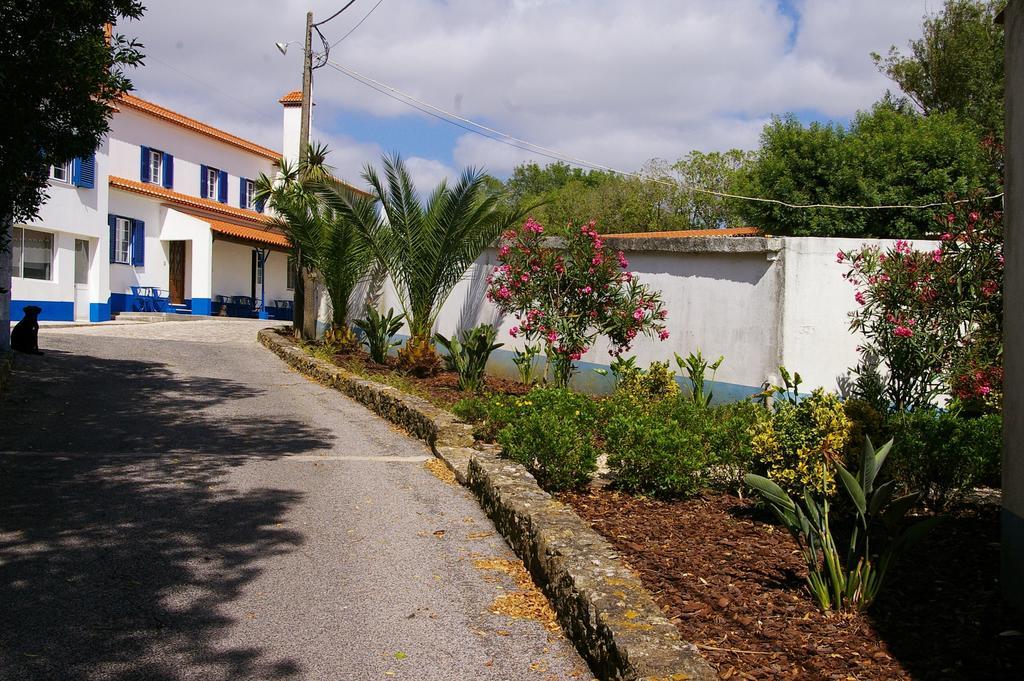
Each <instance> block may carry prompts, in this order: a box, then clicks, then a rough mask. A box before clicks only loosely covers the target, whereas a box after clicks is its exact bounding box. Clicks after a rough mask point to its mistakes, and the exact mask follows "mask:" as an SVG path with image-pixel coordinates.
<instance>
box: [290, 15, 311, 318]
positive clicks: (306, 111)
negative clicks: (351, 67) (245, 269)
mask: <svg viewBox="0 0 1024 681" xmlns="http://www.w3.org/2000/svg"><path fill="white" fill-rule="evenodd" d="M312 90H313V13H312V12H306V41H305V45H304V49H303V51H302V114H301V117H302V120H301V121H300V123H299V167H300V168H301V167H302V166H303V165H304V164H305V163H306V157H307V154H308V150H309V119H310V113H311V111H312V109H313V102H312V94H313V93H312ZM294 267H295V289H294V291H293V293H292V331H293V333H294V334H295V336H296V337H297V338H303V337H304V335H305V334H304V331H303V329H304V325H305V322H306V278H305V274H304V271H305V268H304V267H303V264H302V250H301V249H298V248H296V249H295V262H294ZM314 314H315V312H314Z"/></svg>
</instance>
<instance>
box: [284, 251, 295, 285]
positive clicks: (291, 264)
mask: <svg viewBox="0 0 1024 681" xmlns="http://www.w3.org/2000/svg"><path fill="white" fill-rule="evenodd" d="M285 287H286V288H287V289H288V290H289V291H294V290H295V258H293V257H291V256H288V273H287V274H286V275H285Z"/></svg>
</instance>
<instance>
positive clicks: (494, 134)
mask: <svg viewBox="0 0 1024 681" xmlns="http://www.w3.org/2000/svg"><path fill="white" fill-rule="evenodd" d="M324 63H325V64H327V65H329V66H331V67H332V68H333V69H335V70H336V71H338V72H340V73H342V74H344V75H346V76H348V77H350V78H352V79H353V80H356V81H357V82H360V83H362V84H363V85H366V86H368V87H370V88H372V89H374V90H376V91H377V92H380V93H382V94H385V95H387V96H389V97H391V98H392V99H395V100H396V101H399V102H402V103H403V104H405V105H407V106H411V107H412V108H414V109H417V110H418V111H421V112H423V113H427V114H429V115H431V116H434V117H435V118H438V119H440V120H443V121H445V122H447V123H449V124H451V125H454V126H456V127H458V128H462V129H463V130H467V131H469V132H472V133H475V134H477V135H480V136H481V137H484V138H486V139H490V140H493V141H495V142H500V143H502V144H507V145H509V146H512V147H515V148H517V149H520V150H522V151H529V152H531V153H534V154H537V155H540V156H545V157H547V158H551V159H554V160H556V161H562V162H565V163H569V164H571V165H577V166H582V167H585V168H590V169H593V170H603V171H605V172H609V173H614V174H616V175H622V176H624V177H635V178H638V179H642V180H647V181H651V182H655V183H658V184H663V185H666V186H670V187H674V188H681V189H683V190H685V191H690V192H694V193H699V194H708V195H711V196H717V197H720V198H726V199H737V200H741V201H755V202H760V203H770V204H774V205H778V206H783V207H785V208H792V209H812V208H832V209H838V210H923V209H927V208H938V207H941V206H946V205H949V204H948V203H947V202H945V201H939V202H934V203H924V204H889V205H878V206H871V205H837V204H830V203H804V204H801V203H790V202H788V201H782V200H780V199H769V198H764V197H760V196H744V195H742V194H732V193H729V192H720V191H716V190H714V189H706V188H703V187H693V186H688V185H683V184H678V183H675V182H670V181H668V180H661V179H659V178H652V177H644V176H643V175H641V174H640V173H637V172H632V171H626V170H620V169H618V168H612V167H611V166H606V165H602V164H600V163H596V162H593V161H587V160H585V159H582V158H577V157H574V156H571V155H568V154H565V153H562V152H560V151H558V150H556V149H551V148H549V147H545V146H542V145H539V144H535V143H533V142H530V141H528V140H524V139H520V138H518V137H514V136H512V135H509V134H507V133H504V132H501V131H500V130H495V129H494V128H491V127H488V126H486V125H483V124H482V123H477V122H476V121H473V120H471V119H468V118H465V117H463V116H460V115H458V114H456V113H452V112H451V111H448V110H446V109H442V108H441V107H438V106H435V105H433V104H430V103H429V102H425V101H423V100H421V99H418V98H417V97H414V96H413V95H410V94H409V93H407V92H403V91H402V90H399V89H398V88H396V87H394V86H392V85H388V84H387V83H382V82H381V81H378V80H375V79H373V78H370V77H369V76H367V75H364V74H362V73H359V72H358V71H356V70H354V69H350V68H347V67H345V66H342V65H341V64H338V63H337V62H334V61H331V60H330V59H325V60H324ZM432 112H436V113H432ZM463 124H465V125H463ZM469 126H472V127H469ZM1002 196H1003V192H999V193H998V194H993V195H991V196H986V197H984V198H983V200H985V201H991V200H994V199H998V198H1001V197H1002ZM964 201H966V199H965V200H961V201H957V202H955V203H963V202H964Z"/></svg>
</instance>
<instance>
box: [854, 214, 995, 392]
mask: <svg viewBox="0 0 1024 681" xmlns="http://www.w3.org/2000/svg"><path fill="white" fill-rule="evenodd" d="M1001 217H1002V216H1001V214H1000V213H999V212H998V211H993V210H991V209H990V208H988V209H986V205H985V204H982V203H980V202H975V201H969V202H966V203H960V204H955V205H953V206H952V207H951V208H950V210H949V211H948V212H947V213H944V214H942V215H941V216H938V218H937V220H938V222H939V224H940V230H941V231H940V234H941V236H940V245H939V247H938V248H936V249H934V250H932V251H928V252H922V251H917V250H914V249H913V248H912V247H911V244H910V243H908V242H906V241H897V242H896V243H895V245H893V246H892V247H890V248H888V249H885V250H884V251H883V250H882V249H880V248H878V247H874V246H869V247H866V248H863V249H861V250H860V251H854V252H849V253H846V252H842V251H840V252H839V253H837V254H836V257H837V259H838V260H839V261H840V262H843V263H848V264H849V268H850V269H849V270H848V271H847V272H846V274H845V275H844V276H845V278H846V279H847V280H848V281H849V282H850V283H851V284H853V285H854V286H855V287H856V289H857V290H856V292H855V293H854V300H855V301H856V302H857V305H858V309H857V310H856V311H855V312H853V313H852V314H851V324H850V328H851V329H852V330H855V331H861V332H863V334H864V336H865V337H866V343H865V344H864V345H863V346H862V347H861V348H860V352H861V353H862V355H863V356H865V357H870V356H874V357H877V358H878V359H879V360H880V361H881V362H883V363H884V365H885V368H886V370H887V373H888V376H887V378H886V381H885V385H886V392H885V398H886V399H887V400H888V401H889V402H890V403H891V405H892V406H893V408H895V409H896V410H898V411H904V410H907V409H915V408H920V407H924V406H927V405H929V404H931V403H932V402H933V400H934V399H935V398H936V397H937V396H939V395H942V394H948V395H951V396H952V397H953V398H954V399H956V400H957V401H958V402H959V403H960V405H959V406H961V407H966V408H968V409H969V410H970V411H975V412H980V411H992V410H998V409H999V407H1000V404H1001V396H1002V283H1003V255H1002V249H1003V238H1002V220H1001ZM862 367H863V364H862Z"/></svg>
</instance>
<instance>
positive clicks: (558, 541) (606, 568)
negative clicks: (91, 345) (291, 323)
mask: <svg viewBox="0 0 1024 681" xmlns="http://www.w3.org/2000/svg"><path fill="white" fill-rule="evenodd" d="M258 338H259V340H260V342H261V343H263V345H265V346H266V347H268V348H269V349H270V350H272V351H273V352H274V353H275V354H277V355H278V356H279V357H281V358H282V359H283V360H284V361H285V362H286V363H287V364H289V365H290V366H292V367H293V368H295V369H296V370H298V371H300V372H301V373H303V374H306V375H307V376H310V377H311V378H314V379H316V380H317V381H319V382H320V383H323V384H325V385H328V386H331V387H334V388H336V389H338V390H340V391H341V392H343V393H345V394H346V395H348V396H349V397H351V398H353V399H355V400H356V401H358V402H360V403H362V404H364V405H365V406H367V407H369V408H370V409H372V410H373V411H374V412H376V413H377V414H379V415H380V416H383V417H384V418H386V419H388V420H390V421H392V422H393V423H395V424H397V425H400V426H402V427H403V428H405V429H406V430H407V431H409V432H410V433H411V434H412V435H415V436H416V437H418V438H420V439H422V440H424V441H426V442H427V443H429V444H430V445H431V447H432V448H433V450H434V453H435V454H437V456H438V457H440V458H441V459H442V460H443V461H444V462H445V464H446V465H447V466H448V467H449V468H451V469H452V471H453V472H454V473H455V477H456V479H458V481H459V482H460V483H462V484H463V485H465V486H466V487H468V488H469V489H470V490H472V491H473V493H474V494H475V495H476V496H477V498H478V499H479V502H480V505H481V507H482V508H483V509H484V512H485V513H487V515H488V516H489V517H490V518H491V520H492V521H493V522H494V524H495V527H497V529H498V531H499V532H501V534H502V535H503V536H504V537H505V539H506V540H507V541H508V542H509V544H510V545H511V546H512V548H513V549H514V550H515V552H516V553H517V554H518V555H519V557H520V558H521V559H522V561H523V563H524V564H525V565H526V567H527V568H528V569H529V571H530V573H531V574H532V575H533V577H534V579H535V580H536V582H537V583H538V584H539V585H541V587H542V589H543V590H544V593H545V594H546V595H547V597H548V598H549V600H550V601H551V603H552V606H553V607H554V609H555V612H556V613H557V615H558V620H559V623H560V624H561V625H562V628H563V630H564V631H565V633H566V635H567V636H568V637H569V640H571V641H572V642H573V644H574V645H575V646H576V648H577V649H578V650H579V651H580V653H581V654H582V655H583V657H584V658H586V660H587V662H588V663H589V664H590V666H591V669H592V670H593V671H594V673H595V674H596V675H597V676H598V677H599V678H601V679H602V680H619V679H621V680H629V681H684V680H695V681H710V680H711V679H716V678H718V676H717V674H715V672H714V671H713V670H712V668H711V667H710V666H709V665H708V664H707V662H705V661H704V659H703V658H702V657H701V656H700V653H699V652H698V651H697V648H696V647H695V646H693V645H692V644H689V643H686V642H685V641H683V640H682V638H680V636H679V632H678V630H677V629H676V628H675V626H674V625H673V624H672V623H671V622H669V621H668V620H667V619H666V618H665V617H664V616H663V615H662V614H661V611H660V610H659V609H658V607H657V605H656V604H655V603H654V599H653V598H652V597H651V595H650V594H649V593H648V592H647V590H646V589H645V588H644V586H643V584H642V583H641V582H640V580H639V578H638V577H637V576H636V575H635V574H634V573H633V572H632V571H631V570H630V569H629V568H628V567H626V565H625V564H624V563H623V562H622V560H621V559H620V558H619V556H618V554H617V553H616V552H615V549H614V548H613V547H612V546H611V544H609V543H608V542H607V541H606V540H605V539H604V538H603V537H601V536H600V535H599V534H597V532H595V531H594V530H592V529H591V528H590V527H589V526H588V525H587V524H586V523H585V522H583V520H582V519H581V518H580V517H579V516H578V515H576V513H574V512H573V511H572V509H570V508H569V507H568V506H566V505H565V504H562V503H561V502H559V501H557V500H555V499H554V498H553V497H552V496H551V495H550V494H548V493H547V492H545V491H544V490H542V489H541V488H540V487H539V486H538V485H537V482H536V480H535V479H534V478H533V476H532V475H530V473H529V472H528V471H527V470H526V469H525V468H523V467H522V466H521V465H519V464H517V463H514V462H511V461H508V460H505V459H502V458H500V457H498V456H497V455H496V454H494V453H491V452H485V451H479V450H476V449H472V448H471V445H472V444H473V433H472V427H471V426H469V425H467V424H464V423H460V422H459V421H458V420H457V419H456V417H455V416H454V415H453V414H451V413H450V412H447V411H445V410H443V409H439V408H437V407H435V406H434V405H432V404H430V403H429V402H427V401H426V400H424V399H422V398H419V397H415V396H413V395H408V394H406V393H404V392H402V391H400V390H398V389H397V388H393V387H391V386H388V385H383V384H381V383H377V382H376V381H370V380H366V379H363V378H360V377H358V376H355V375H354V374H351V373H350V372H348V371H345V370H344V369H341V368H340V367H337V366H335V365H333V364H331V363H330V362H327V361H324V360H321V359H317V358H315V357H310V356H309V355H308V354H307V353H306V352H304V351H303V350H302V349H301V348H299V347H297V346H296V345H295V343H294V341H293V340H292V339H291V338H290V337H286V336H285V335H283V334H281V333H278V332H277V330H274V329H263V330H261V331H260V332H259V334H258Z"/></svg>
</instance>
